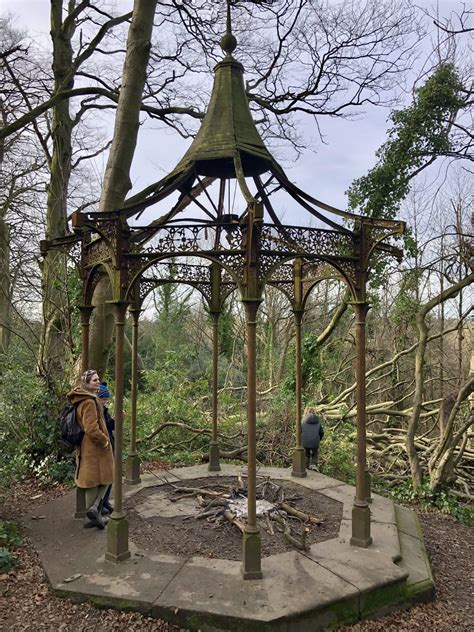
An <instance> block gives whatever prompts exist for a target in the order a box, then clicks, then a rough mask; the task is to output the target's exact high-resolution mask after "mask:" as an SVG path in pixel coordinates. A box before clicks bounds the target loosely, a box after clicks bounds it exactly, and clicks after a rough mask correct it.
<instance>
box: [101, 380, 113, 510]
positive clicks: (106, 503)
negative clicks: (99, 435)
mask: <svg viewBox="0 0 474 632" xmlns="http://www.w3.org/2000/svg"><path fill="white" fill-rule="evenodd" d="M97 397H98V398H99V402H100V404H101V405H102V412H103V414H104V419H105V425H106V426H107V432H108V433H109V439H110V445H111V446H112V452H115V449H114V448H115V437H114V430H115V419H114V418H113V417H112V415H111V414H110V412H109V409H108V408H107V402H108V401H109V397H110V391H109V389H108V388H107V382H102V383H101V384H100V385H99V391H98V393H97ZM111 491H112V485H109V486H108V488H107V491H106V492H105V496H104V498H103V499H102V504H101V512H102V513H103V514H110V513H112V511H113V510H114V508H113V507H112V505H111V504H110V500H109V498H110V492H111Z"/></svg>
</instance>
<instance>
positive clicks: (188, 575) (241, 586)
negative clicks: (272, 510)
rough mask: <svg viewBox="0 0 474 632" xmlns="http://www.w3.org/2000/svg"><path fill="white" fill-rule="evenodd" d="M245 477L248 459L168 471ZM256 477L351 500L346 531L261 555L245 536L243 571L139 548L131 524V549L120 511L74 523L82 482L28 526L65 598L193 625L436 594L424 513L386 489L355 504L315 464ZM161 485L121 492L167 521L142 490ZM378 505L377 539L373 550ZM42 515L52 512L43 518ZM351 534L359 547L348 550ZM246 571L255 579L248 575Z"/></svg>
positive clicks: (281, 622) (233, 625)
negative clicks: (215, 469) (88, 525)
mask: <svg viewBox="0 0 474 632" xmlns="http://www.w3.org/2000/svg"><path fill="white" fill-rule="evenodd" d="M241 473H242V467H241V466H239V465H223V466H222V472H221V473H217V474H211V473H209V471H208V469H207V464H203V465H195V466H192V467H188V468H175V469H173V470H171V471H169V472H168V473H167V476H170V477H172V479H171V480H173V481H182V482H183V485H185V484H186V481H190V480H192V479H195V478H204V477H211V476H217V477H220V476H237V475H239V474H241ZM259 474H261V475H262V476H271V477H272V479H274V480H275V481H290V480H291V481H292V482H293V484H295V485H298V486H301V488H306V489H310V490H313V491H317V492H318V493H321V494H323V495H325V496H327V497H329V498H332V499H334V500H337V501H339V502H341V503H343V514H342V520H341V526H340V529H339V534H338V536H336V537H334V538H332V539H330V540H326V541H323V542H318V543H315V544H313V545H311V548H310V550H309V551H299V550H292V551H287V552H286V553H280V554H274V555H269V556H268V557H263V558H262V559H261V561H260V557H261V551H260V537H259V534H258V533H246V534H244V536H243V557H244V560H245V564H246V568H245V569H243V568H242V564H241V562H240V561H236V560H229V559H225V558H224V557H222V558H221V559H214V558H208V557H200V556H198V555H193V556H190V557H184V556H178V555H169V554H163V553H160V552H159V551H156V550H145V549H140V550H138V549H137V547H136V545H135V543H134V542H133V529H132V530H131V533H130V538H131V541H130V551H129V550H128V533H127V532H128V524H127V521H126V519H125V516H124V515H123V514H121V515H119V516H118V518H119V519H117V517H116V516H114V515H112V516H113V518H112V519H111V520H110V522H109V526H108V527H107V530H99V529H83V525H82V524H81V522H80V521H78V520H74V518H73V514H74V507H75V503H76V491H75V490H73V491H71V492H70V493H69V494H67V495H65V496H63V497H60V498H56V499H54V500H52V501H49V502H48V503H47V504H43V505H36V506H33V507H32V510H31V514H30V516H28V517H27V518H26V520H25V523H26V524H25V528H26V533H27V536H28V538H29V540H30V541H31V543H32V545H33V546H34V548H35V549H36V551H37V552H38V555H39V558H40V560H41V563H42V565H43V568H44V570H45V573H46V576H47V578H48V581H49V583H50V585H51V587H52V590H53V591H54V593H55V594H56V595H59V596H66V597H69V598H72V599H75V600H85V599H87V600H89V601H90V602H92V603H94V604H97V605H98V606H100V607H102V608H103V607H114V608H117V609H127V610H133V609H134V610H137V611H140V612H142V613H145V614H148V615H150V616H154V617H157V618H158V617H159V618H163V619H165V620H166V621H169V622H171V623H174V624H176V625H178V626H180V627H184V628H186V629H190V630H199V629H200V630H232V631H233V632H242V631H244V630H245V631H246V632H262V631H263V630H265V631H266V632H290V631H291V632H306V631H309V630H310V631H311V632H317V631H320V630H321V631H322V630H327V629H333V628H337V627H338V626H342V625H345V624H350V623H355V622H357V621H359V620H361V619H364V618H366V617H370V618H374V617H376V616H382V615H384V614H386V613H387V612H388V611H393V610H394V609H396V608H406V607H408V606H410V605H412V604H415V603H419V602H421V601H428V600H431V599H433V598H434V596H435V589H434V582H433V577H432V575H431V570H430V565H429V561H428V558H427V555H426V552H425V549H424V546H423V538H422V535H421V530H420V526H419V524H418V519H417V517H416V514H415V512H413V511H411V510H409V509H403V508H400V507H397V506H396V505H394V503H393V502H392V501H391V500H389V499H388V498H384V497H382V496H379V495H378V494H374V495H373V502H372V505H371V507H370V510H369V508H368V507H367V506H365V507H364V506H362V507H353V502H354V488H353V487H352V486H350V485H346V484H344V483H341V482H340V481H337V480H335V479H333V478H330V477H328V476H324V475H323V474H320V473H318V472H313V471H309V472H308V475H307V477H306V478H296V479H295V478H293V477H292V474H291V470H290V469H278V468H265V467H262V468H260V470H259ZM160 487H163V489H162V492H163V497H165V496H166V495H167V494H166V486H165V484H163V485H157V478H156V476H154V475H153V474H152V473H147V474H144V475H143V476H142V482H141V484H140V485H134V486H128V487H127V488H126V490H124V493H125V497H126V502H127V504H128V503H130V504H131V505H133V503H134V502H135V506H140V508H141V510H143V509H144V507H143V504H144V502H145V503H146V502H148V503H149V504H148V505H147V506H146V510H147V512H148V514H149V515H150V516H151V517H153V516H154V515H156V516H160V517H161V516H162V515H163V511H162V506H160V505H156V506H155V505H153V502H152V501H153V498H154V496H153V495H149V496H147V497H145V499H144V497H143V495H140V494H139V492H140V491H141V490H144V489H147V488H158V489H157V493H158V492H159V488H160ZM147 498H148V499H149V501H148V500H146V499H147ZM135 499H136V500H135ZM363 504H364V503H362V505H363ZM369 512H370V514H371V517H370V520H371V529H372V532H373V537H374V541H375V543H376V546H368V547H367V548H365V546H364V545H366V544H367V540H369V539H370V532H368V531H367V525H368V524H370V523H369V522H368V514H369ZM40 514H41V515H42V516H44V517H45V519H44V520H38V519H37V518H38V515H40ZM351 514H352V518H351ZM353 521H354V525H352V522H353ZM351 535H352V538H351ZM237 537H238V536H237ZM353 538H356V539H357V543H355V542H354V543H353V544H357V545H358V546H351V544H350V541H351V540H352V539H353ZM359 547H361V548H359ZM362 547H364V548H362ZM106 550H107V553H105V552H106ZM104 553H105V555H104ZM130 553H131V555H130ZM127 558H129V559H127ZM108 560H111V561H113V562H118V561H120V562H121V563H120V564H111V563H110V561H108ZM242 575H243V576H244V578H245V579H258V581H244V579H243V577H242Z"/></svg>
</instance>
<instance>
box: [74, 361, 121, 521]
mask: <svg viewBox="0 0 474 632" xmlns="http://www.w3.org/2000/svg"><path fill="white" fill-rule="evenodd" d="M99 385H100V378H99V376H98V374H97V371H94V370H93V369H89V370H88V371H86V372H85V373H83V374H82V376H81V381H80V384H79V386H76V388H74V389H73V390H72V391H70V392H69V393H68V399H69V401H70V402H71V404H74V405H75V406H76V410H77V419H78V421H79V424H80V426H81V428H82V429H83V430H84V438H83V439H82V443H81V445H80V446H78V447H77V448H76V485H77V486H78V487H81V488H83V489H85V493H86V506H87V507H88V510H87V513H86V516H87V518H88V519H89V521H90V522H88V523H86V524H85V525H84V526H86V527H92V526H93V527H98V528H99V529H103V528H104V527H105V522H104V520H103V518H102V516H101V502H102V499H103V497H104V494H105V492H106V491H107V487H108V486H109V485H110V484H111V483H112V482H113V479H114V457H113V453H112V446H111V445H110V441H109V435H108V432H107V426H106V425H105V420H104V415H103V413H102V407H101V405H100V403H99V400H98V398H97V391H98V390H99Z"/></svg>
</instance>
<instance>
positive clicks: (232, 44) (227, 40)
mask: <svg viewBox="0 0 474 632" xmlns="http://www.w3.org/2000/svg"><path fill="white" fill-rule="evenodd" d="M221 48H222V50H223V51H224V53H226V54H227V57H232V53H233V52H234V50H235V49H236V48H237V40H236V38H235V37H234V35H233V34H232V22H231V13H230V0H227V29H226V33H225V35H223V36H222V38H221Z"/></svg>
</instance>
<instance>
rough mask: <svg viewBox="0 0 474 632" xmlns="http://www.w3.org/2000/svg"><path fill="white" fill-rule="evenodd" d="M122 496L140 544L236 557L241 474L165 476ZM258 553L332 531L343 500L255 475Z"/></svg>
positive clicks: (304, 545) (242, 511)
mask: <svg viewBox="0 0 474 632" xmlns="http://www.w3.org/2000/svg"><path fill="white" fill-rule="evenodd" d="M157 482H158V483H159V484H158V485H156V486H154V487H149V488H147V489H144V490H142V491H140V492H138V493H137V494H135V495H134V496H133V497H132V498H131V499H130V500H128V501H127V503H126V505H127V507H126V509H127V512H128V514H129V524H130V535H131V538H132V540H133V542H134V543H135V544H136V545H137V546H139V547H141V548H144V549H148V550H151V551H156V552H160V553H168V554H173V555H182V556H186V557H188V556H192V555H201V556H205V557H211V558H223V559H229V560H240V559H241V549H242V535H241V531H242V529H243V526H244V523H245V518H246V515H247V498H246V491H247V490H246V479H245V476H243V475H241V476H238V477H236V476H233V477H231V476H226V477H223V476H216V477H210V478H201V479H193V480H187V481H185V482H182V481H180V482H176V481H168V480H167V479H166V478H163V476H162V477H160V480H159V481H157ZM257 517H258V523H259V526H260V531H261V537H262V555H263V556H268V555H274V554H276V553H280V552H284V551H288V550H292V549H295V548H296V549H299V550H307V549H308V548H309V547H310V546H311V544H314V543H316V542H321V541H323V540H327V539H330V538H334V537H337V534H338V531H339V525H340V521H341V517H342V504H341V503H339V502H337V501H335V500H333V499H331V498H328V497H327V496H324V495H323V494H319V493H318V492H316V491H314V490H311V489H308V488H306V487H303V486H302V485H298V483H296V482H294V483H293V482H289V481H285V482H280V481H279V482H278V483H276V482H275V481H272V480H271V479H270V478H269V477H259V479H258V481H257Z"/></svg>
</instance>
